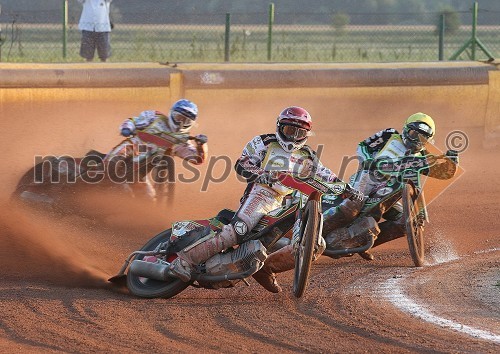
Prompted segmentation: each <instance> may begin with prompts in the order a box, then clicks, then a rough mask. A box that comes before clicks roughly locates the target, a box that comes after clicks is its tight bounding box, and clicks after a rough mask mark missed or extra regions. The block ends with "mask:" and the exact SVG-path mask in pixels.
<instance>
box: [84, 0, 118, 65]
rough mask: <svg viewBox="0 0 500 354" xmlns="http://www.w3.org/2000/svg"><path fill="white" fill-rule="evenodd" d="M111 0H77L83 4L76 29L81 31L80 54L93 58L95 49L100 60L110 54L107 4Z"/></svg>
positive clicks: (86, 57) (87, 58) (109, 22)
mask: <svg viewBox="0 0 500 354" xmlns="http://www.w3.org/2000/svg"><path fill="white" fill-rule="evenodd" d="M111 1H112V0H78V2H79V3H80V4H82V5H83V10H82V14H81V16H80V23H79V24H78V29H79V30H81V31H82V43H81V47H80V56H81V57H83V58H85V59H86V60H87V61H92V60H94V54H95V50H96V49H97V55H98V56H99V59H101V61H102V62H105V61H106V60H107V59H108V58H109V56H110V55H111V45H110V33H111V21H110V19H109V6H110V3H111Z"/></svg>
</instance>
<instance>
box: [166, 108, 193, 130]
mask: <svg viewBox="0 0 500 354" xmlns="http://www.w3.org/2000/svg"><path fill="white" fill-rule="evenodd" d="M171 117H172V120H173V121H174V123H175V124H176V125H181V126H183V127H190V126H191V125H192V124H193V120H192V119H191V118H189V117H187V116H185V115H184V114H182V113H180V112H177V111H173V112H172V114H171Z"/></svg>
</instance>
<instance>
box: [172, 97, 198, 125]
mask: <svg viewBox="0 0 500 354" xmlns="http://www.w3.org/2000/svg"><path fill="white" fill-rule="evenodd" d="M196 117H198V106H196V104H194V103H193V102H191V101H189V100H186V99H181V100H179V101H177V102H175V103H174V104H173V106H172V108H171V109H170V113H169V114H168V122H167V124H168V127H169V128H170V130H172V131H173V132H179V133H187V132H188V131H189V130H190V129H191V127H192V126H193V123H194V121H195V120H196Z"/></svg>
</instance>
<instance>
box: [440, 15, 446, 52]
mask: <svg viewBox="0 0 500 354" xmlns="http://www.w3.org/2000/svg"><path fill="white" fill-rule="evenodd" d="M445 16H446V15H445V14H441V16H440V17H439V60H440V61H443V60H444V32H445V23H446V22H445Z"/></svg>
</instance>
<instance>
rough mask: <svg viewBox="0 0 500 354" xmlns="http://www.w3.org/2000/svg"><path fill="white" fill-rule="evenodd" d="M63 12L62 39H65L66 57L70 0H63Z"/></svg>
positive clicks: (64, 56) (64, 49)
mask: <svg viewBox="0 0 500 354" xmlns="http://www.w3.org/2000/svg"><path fill="white" fill-rule="evenodd" d="M62 7H63V13H62V30H63V35H62V41H63V53H62V55H63V58H64V59H66V56H67V45H68V0H63V3H62Z"/></svg>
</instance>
